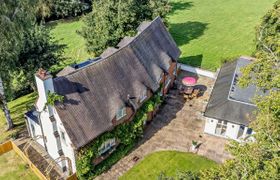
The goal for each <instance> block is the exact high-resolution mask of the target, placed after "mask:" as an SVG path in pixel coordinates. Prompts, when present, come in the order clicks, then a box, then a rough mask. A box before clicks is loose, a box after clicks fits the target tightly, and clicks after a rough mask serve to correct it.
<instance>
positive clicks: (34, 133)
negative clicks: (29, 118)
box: [30, 123, 36, 137]
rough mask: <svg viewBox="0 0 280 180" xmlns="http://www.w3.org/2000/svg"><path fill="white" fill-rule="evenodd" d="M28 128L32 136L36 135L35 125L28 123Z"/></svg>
mask: <svg viewBox="0 0 280 180" xmlns="http://www.w3.org/2000/svg"><path fill="white" fill-rule="evenodd" d="M30 127H31V128H30V129H31V133H32V136H33V137H35V136H36V129H35V126H34V124H32V123H30Z"/></svg>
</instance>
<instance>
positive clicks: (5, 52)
mask: <svg viewBox="0 0 280 180" xmlns="http://www.w3.org/2000/svg"><path fill="white" fill-rule="evenodd" d="M37 5H38V0H3V1H1V3H0V13H1V14H0V25H1V30H0V39H1V41H0V79H1V80H3V81H1V82H2V83H1V85H3V84H4V91H5V93H4V91H2V93H1V98H0V106H1V108H2V109H3V111H4V112H5V116H6V119H7V124H8V129H11V128H12V127H13V123H12V120H11V118H10V115H9V109H8V106H7V99H10V98H11V97H13V96H14V95H13V96H12V95H11V94H12V93H13V90H14V89H13V88H14V87H15V86H17V88H19V90H20V91H22V89H21V88H25V87H29V86H31V85H33V79H34V78H33V73H34V71H36V70H37V69H38V68H40V67H43V68H49V67H50V66H51V65H53V64H56V63H57V62H58V61H59V60H60V58H59V55H60V52H61V49H60V46H57V45H56V44H55V42H53V41H52V40H51V38H50V36H49V33H48V31H47V30H46V29H45V28H44V27H42V26H41V25H39V24H37V21H36V7H37ZM18 77H20V78H18ZM18 82H20V83H18ZM2 87H3V86H2Z"/></svg>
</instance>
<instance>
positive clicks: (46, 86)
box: [35, 68, 54, 111]
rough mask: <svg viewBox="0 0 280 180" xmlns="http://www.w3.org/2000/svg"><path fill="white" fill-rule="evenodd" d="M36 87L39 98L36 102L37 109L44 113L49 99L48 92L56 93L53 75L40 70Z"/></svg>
mask: <svg viewBox="0 0 280 180" xmlns="http://www.w3.org/2000/svg"><path fill="white" fill-rule="evenodd" d="M35 80H36V86H37V91H38V95H39V98H38V100H37V102H36V107H37V108H38V110H39V111H42V110H43V109H44V107H45V104H46V102H47V98H48V92H54V86H53V79H52V75H51V74H50V73H49V72H48V71H46V70H44V69H42V68H40V69H39V70H38V71H37V73H36V74H35Z"/></svg>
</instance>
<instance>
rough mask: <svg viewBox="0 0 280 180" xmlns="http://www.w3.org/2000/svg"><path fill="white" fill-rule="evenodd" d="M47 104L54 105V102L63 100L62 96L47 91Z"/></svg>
mask: <svg viewBox="0 0 280 180" xmlns="http://www.w3.org/2000/svg"><path fill="white" fill-rule="evenodd" d="M47 96H48V97H47V103H46V104H47V105H50V106H54V105H55V103H56V102H63V101H64V96H61V95H59V94H57V93H52V92H48V95H47Z"/></svg>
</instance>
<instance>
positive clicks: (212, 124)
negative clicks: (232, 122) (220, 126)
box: [204, 117, 218, 134]
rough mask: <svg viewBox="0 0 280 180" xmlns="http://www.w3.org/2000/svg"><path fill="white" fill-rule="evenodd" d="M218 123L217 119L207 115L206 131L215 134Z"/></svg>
mask: <svg viewBox="0 0 280 180" xmlns="http://www.w3.org/2000/svg"><path fill="white" fill-rule="evenodd" d="M217 123H218V120H217V119H212V118H207V117H206V121H205V127H204V132H205V133H208V134H215V130H216V126H217Z"/></svg>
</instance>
